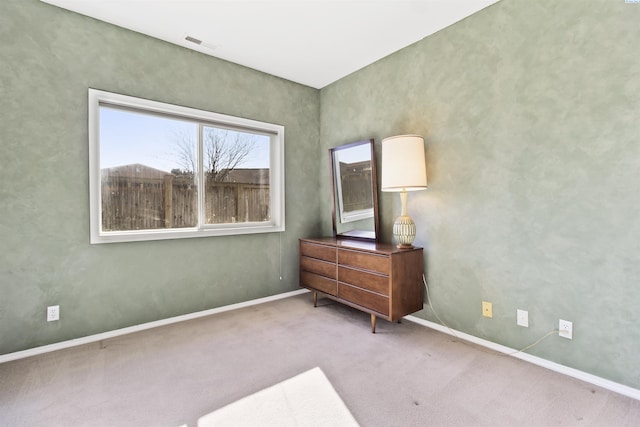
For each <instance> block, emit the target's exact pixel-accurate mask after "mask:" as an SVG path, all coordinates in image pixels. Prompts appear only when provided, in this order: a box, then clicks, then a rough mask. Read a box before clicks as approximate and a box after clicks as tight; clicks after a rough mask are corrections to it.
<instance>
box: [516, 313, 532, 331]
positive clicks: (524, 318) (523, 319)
mask: <svg viewBox="0 0 640 427" xmlns="http://www.w3.org/2000/svg"><path fill="white" fill-rule="evenodd" d="M516 319H517V320H516V323H517V324H518V326H524V327H525V328H528V327H529V312H528V311H526V310H518V311H517V312H516Z"/></svg>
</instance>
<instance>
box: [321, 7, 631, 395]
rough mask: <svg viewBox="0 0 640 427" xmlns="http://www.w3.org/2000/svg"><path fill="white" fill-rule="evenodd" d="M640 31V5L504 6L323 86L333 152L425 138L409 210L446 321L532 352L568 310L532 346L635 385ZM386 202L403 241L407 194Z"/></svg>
mask: <svg viewBox="0 0 640 427" xmlns="http://www.w3.org/2000/svg"><path fill="white" fill-rule="evenodd" d="M639 40H640V4H625V2H624V1H623V0H590V1H557V0H544V1H543V0H536V1H528V2H526V1H521V0H502V1H501V2H498V3H497V4H495V5H493V6H491V7H489V8H487V9H484V10H483V11H481V12H479V13H477V14H475V15H473V16H471V17H469V18H467V19H465V20H464V21H461V22H459V23H456V24H454V25H453V26H451V27H448V28H447V29H445V30H442V31H440V32H438V33H437V34H434V35H432V36H430V37H427V38H426V39H424V40H422V41H420V42H418V43H416V44H414V45H412V46H410V47H408V48H406V49H403V50H401V51H399V52H396V53H395V54H393V55H391V56H389V57H387V58H385V59H383V60H381V61H378V62H377V63H375V64H373V65H371V66H369V67H367V68H365V69H363V70H361V71H359V72H356V73H354V74H352V75H350V76H348V77H346V78H344V79H342V80H340V81H338V82H336V83H334V84H332V85H330V86H328V87H326V88H324V89H322V90H321V117H322V120H321V145H322V146H323V149H326V148H328V147H330V146H333V145H337V144H340V143H344V142H350V141H356V140H359V139H364V138H368V137H374V138H375V139H376V149H377V150H378V156H379V150H380V145H379V144H380V140H381V139H382V138H384V137H387V136H392V135H397V134H404V133H417V134H421V135H423V136H424V137H425V140H426V150H427V156H428V160H427V173H428V178H429V189H428V190H427V191H423V192H414V193H410V194H409V213H410V214H411V215H412V217H413V218H414V220H415V222H416V224H417V228H418V236H417V239H416V242H417V244H418V245H420V246H424V247H425V248H426V266H427V277H428V281H429V285H430V291H431V296H432V301H433V304H434V306H435V309H436V312H438V314H439V315H440V317H442V319H443V320H445V322H446V323H448V325H449V326H451V327H452V328H455V329H458V330H460V331H464V332H466V333H469V334H472V335H474V336H478V337H482V338H485V339H488V340H490V341H493V342H497V343H500V344H503V345H507V346H509V347H513V348H521V347H524V346H525V345H527V344H530V343H532V342H534V341H535V340H537V339H538V338H539V337H541V336H543V335H544V334H545V333H547V332H549V331H551V330H553V329H554V328H557V327H558V319H559V318H563V319H566V320H570V321H573V324H574V338H573V340H572V341H569V340H566V339H563V338H560V337H558V336H550V337H549V338H547V339H545V340H544V341H543V342H541V343H540V344H539V345H537V346H536V347H534V348H532V349H531V350H529V352H530V353H532V354H534V355H537V356H540V357H542V358H545V359H549V360H552V361H555V362H557V363H561V364H563V365H567V366H570V367H574V368H577V369H580V370H582V371H586V372H589V373H592V374H595V375H597V376H601V377H604V378H607V379H610V380H613V381H616V382H619V383H622V384H626V385H629V386H632V387H635V388H640V369H638V363H637V362H638V354H640V328H638V326H637V324H638V323H637V312H638V307H640V290H639V285H640V263H639V262H638V256H639V254H640V197H638V188H640V187H639V185H640V184H639V183H640V59H638V58H639V56H638V52H639V45H638V41H639ZM378 160H380V159H379V158H378ZM320 173H321V175H322V174H324V175H325V176H326V172H324V170H322V169H321V171H320ZM327 179H328V177H327V178H326V179H325V177H323V178H322V180H323V181H322V182H323V185H325V184H324V182H325V181H326V182H328V181H327ZM323 191H328V187H326V186H325V187H323ZM380 207H381V213H382V216H381V228H382V229H383V231H384V238H385V240H389V239H390V229H391V224H392V222H393V220H394V218H395V216H397V215H398V214H399V212H400V202H399V197H398V196H397V194H393V193H381V199H380ZM326 215H327V214H326V212H325V217H326ZM323 229H324V231H325V232H326V231H327V230H330V223H327V222H326V221H325V222H324V223H323ZM482 300H487V301H491V302H493V316H494V317H493V319H487V318H483V317H482V316H481V312H480V306H481V301H482ZM518 308H520V309H524V310H528V311H529V321H530V327H529V328H528V329H525V328H522V327H519V326H516V317H515V315H516V309H518ZM419 316H421V317H424V318H426V319H429V320H432V321H437V320H436V318H435V317H434V315H433V313H432V311H431V310H430V309H425V310H423V311H422V312H420V313H419Z"/></svg>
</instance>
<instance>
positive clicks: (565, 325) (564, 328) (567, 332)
mask: <svg viewBox="0 0 640 427" xmlns="http://www.w3.org/2000/svg"><path fill="white" fill-rule="evenodd" d="M558 330H559V331H560V333H559V335H560V336H561V337H562V338H567V339H569V340H571V339H573V322H569V321H568V320H562V319H560V323H559V324H558Z"/></svg>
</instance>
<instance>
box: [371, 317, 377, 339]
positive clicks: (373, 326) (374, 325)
mask: <svg viewBox="0 0 640 427" xmlns="http://www.w3.org/2000/svg"><path fill="white" fill-rule="evenodd" d="M371 333H372V334H375V333H376V316H375V314H372V315H371Z"/></svg>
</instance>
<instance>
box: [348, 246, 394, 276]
mask: <svg viewBox="0 0 640 427" xmlns="http://www.w3.org/2000/svg"><path fill="white" fill-rule="evenodd" d="M338 264H341V265H348V266H350V267H355V268H360V269H363V270H369V271H375V272H376V273H381V274H387V275H388V274H389V271H390V268H389V265H390V264H391V260H390V259H389V257H388V256H386V255H376V254H370V253H366V252H357V251H352V250H348V249H340V250H339V251H338Z"/></svg>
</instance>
